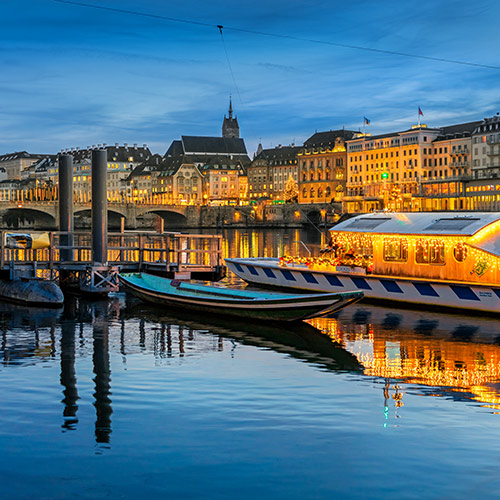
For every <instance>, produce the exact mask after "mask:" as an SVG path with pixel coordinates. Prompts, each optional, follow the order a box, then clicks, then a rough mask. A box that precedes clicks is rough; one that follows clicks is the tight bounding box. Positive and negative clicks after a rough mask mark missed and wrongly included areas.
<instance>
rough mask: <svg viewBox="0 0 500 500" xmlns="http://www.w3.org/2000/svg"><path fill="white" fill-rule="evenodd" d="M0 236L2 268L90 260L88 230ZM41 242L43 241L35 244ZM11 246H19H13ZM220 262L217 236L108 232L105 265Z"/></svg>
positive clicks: (47, 266)
mask: <svg viewBox="0 0 500 500" xmlns="http://www.w3.org/2000/svg"><path fill="white" fill-rule="evenodd" d="M24 236H27V237H26V238H24ZM42 236H43V237H42ZM0 238H1V241H0V269H8V268H9V266H11V265H12V264H14V265H33V266H34V267H37V266H38V267H39V268H40V269H49V270H52V269H54V270H55V269H63V268H66V269H71V268H74V267H75V266H78V265H81V264H91V263H92V234H91V233H90V232H88V231H87V232H85V231H75V232H73V233H67V232H62V231H52V232H48V233H42V232H34V231H33V232H29V233H24V232H22V233H21V232H15V231H2V232H1V233H0ZM41 240H43V243H41V242H40V241H41ZM43 244H46V246H45V247H43V248H36V246H38V245H43ZM13 245H15V246H17V248H13ZM222 263H223V258H222V236H220V235H202V234H182V233H152V232H124V233H109V234H108V264H110V265H113V266H118V267H126V268H134V267H135V268H137V269H139V270H140V269H141V268H142V267H145V266H147V265H149V266H153V267H155V266H156V267H165V268H166V269H168V270H172V269H175V270H177V271H183V270H193V269H194V268H196V269H207V268H212V269H213V268H215V267H218V266H221V265H222Z"/></svg>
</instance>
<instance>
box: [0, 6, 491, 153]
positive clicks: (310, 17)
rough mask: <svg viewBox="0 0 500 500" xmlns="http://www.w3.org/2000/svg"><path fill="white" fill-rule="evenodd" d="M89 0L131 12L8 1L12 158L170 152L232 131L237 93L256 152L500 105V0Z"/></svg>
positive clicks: (7, 148)
mask: <svg viewBox="0 0 500 500" xmlns="http://www.w3.org/2000/svg"><path fill="white" fill-rule="evenodd" d="M84 3H87V4H88V5H96V6H100V7H104V8H105V9H116V10H105V9H101V8H99V9H95V8H92V7H88V6H84V5H77V4H76V3H71V2H70V3H64V2H63V3H61V2H56V1H54V0H42V1H36V2H35V1H33V0H25V1H20V2H16V3H14V2H7V3H5V4H3V5H2V7H1V9H2V11H3V15H4V18H6V19H9V20H10V22H9V23H7V24H6V26H5V29H4V30H3V32H2V34H1V35H0V39H1V40H2V45H3V47H4V51H3V54H2V56H0V57H2V65H3V67H4V69H5V71H4V72H3V76H2V78H1V80H0V82H1V83H0V85H1V88H2V94H3V97H4V100H3V101H4V102H3V106H2V110H1V112H0V116H1V117H2V120H0V123H1V125H0V127H1V128H0V130H1V136H0V137H1V139H0V154H5V153H8V152H12V151H18V150H29V151H31V152H37V153H46V152H56V151H58V150H61V149H65V148H68V147H76V146H78V147H82V148H85V147H87V146H88V145H92V144H98V143H108V144H112V143H116V142H119V143H140V144H142V143H147V144H148V146H149V147H150V148H151V150H152V151H153V152H158V153H160V154H164V153H165V151H166V150H167V148H168V146H169V144H170V143H171V142H172V140H174V139H177V138H178V137H179V136H180V135H205V136H220V133H221V123H222V117H223V115H224V113H227V107H228V102H229V96H230V95H232V96H233V107H234V111H235V114H236V115H237V117H238V121H239V123H240V127H241V136H242V137H243V138H244V139H245V141H246V143H247V147H248V151H249V153H250V154H252V153H253V151H255V149H256V147H257V144H258V143H259V141H260V140H262V144H263V146H264V148H270V147H274V146H276V145H278V144H290V143H292V142H295V143H296V144H302V143H303V142H304V141H305V140H306V139H307V138H308V137H310V136H311V135H312V134H313V133H314V131H315V130H318V131H321V130H330V129H339V128H342V127H345V128H346V129H352V130H357V129H362V127H363V119H364V117H367V118H368V119H369V120H370V122H371V123H370V125H367V127H366V131H367V132H371V133H373V134H378V133H385V132H387V131H393V130H395V129H399V130H404V129H406V128H409V127H410V126H411V125H412V124H414V123H416V122H417V118H418V115H417V113H418V108H419V107H420V108H421V109H422V111H423V113H424V116H423V118H422V122H424V123H427V124H428V125H429V126H430V127H438V126H443V125H446V124H449V123H458V122H467V121H473V120H479V119H482V118H483V117H484V116H491V115H494V114H496V113H497V112H498V111H499V110H500V106H499V102H498V82H499V79H500V78H499V77H500V69H498V68H495V67H494V66H497V58H496V57H495V56H497V54H496V51H495V48H496V47H497V46H498V43H496V41H498V38H499V35H498V32H497V31H496V26H495V20H496V19H497V18H498V14H500V5H498V3H497V2H493V1H489V2H484V3H483V4H481V6H477V5H473V4H470V3H468V2H463V1H454V2H447V3H446V4H447V5H444V4H443V3H439V4H438V5H435V2H432V3H431V2H418V3H417V2H414V1H411V2H406V3H405V5H404V6H403V5H396V6H395V5H393V4H392V3H390V2H385V1H384V2H377V9H376V10H374V9H372V8H371V2H368V1H364V2H363V1H362V2H357V4H356V5H344V4H341V3H340V2H334V3H332V2H322V1H318V2H315V3H314V4H311V3H310V2H307V3H306V2H300V1H299V2H295V3H294V4H293V5H292V8H290V3H289V2H286V3H285V2H283V1H275V2H273V3H272V4H271V5H269V4H264V3H261V2H252V3H250V2H243V3H239V4H238V6H237V7H236V6H231V5H228V4H227V2H221V1H216V2H212V3H211V4H210V5H209V6H208V5H206V4H203V3H200V2H188V3H184V4H182V5H168V6H165V4H164V3H163V2H158V1H150V2H148V3H147V4H140V3H137V2H134V1H122V2H116V1H108V2H106V3H103V4H100V3H97V2H93V1H91V0H89V1H88V2H84ZM118 10H122V12H118ZM124 10H129V11H135V12H138V13H143V14H147V16H141V15H137V14H132V13H130V12H129V13H127V12H123V11H124ZM152 16H159V17H156V18H155V17H152ZM166 17H169V18H172V19H176V21H174V20H167V19H164V18H166ZM179 21H189V22H179ZM191 21H192V22H193V23H191ZM196 23H198V24H196ZM217 25H222V26H224V28H222V35H223V38H222V37H221V34H220V32H219V30H218V29H217V27H216V26H217ZM245 30H247V31H248V32H246V31H245ZM259 33H260V34H259ZM263 33H267V34H271V35H273V36H267V35H264V34H263ZM281 36H283V37H285V38H282V37H281ZM286 37H290V38H286ZM317 42H324V43H317ZM335 44H343V45H350V46H357V47H362V48H365V49H370V50H361V49H355V48H352V47H351V48H349V47H346V46H343V47H341V46H339V45H335ZM376 51H386V52H391V51H397V52H400V53H406V54H411V55H418V56H422V57H424V58H425V57H430V58H435V59H449V60H454V61H459V62H470V63H472V64H476V65H479V66H474V65H468V64H457V63H452V62H446V61H437V60H434V59H422V58H415V57H405V56H402V55H396V54H389V53H386V52H376ZM226 54H227V56H226ZM480 65H485V66H493V67H490V68H487V67H481V66H480ZM380 75H383V78H380ZM233 77H234V78H233Z"/></svg>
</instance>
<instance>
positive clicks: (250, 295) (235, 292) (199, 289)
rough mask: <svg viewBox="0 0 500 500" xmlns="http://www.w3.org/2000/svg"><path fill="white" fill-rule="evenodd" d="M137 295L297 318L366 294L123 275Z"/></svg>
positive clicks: (177, 305)
mask: <svg viewBox="0 0 500 500" xmlns="http://www.w3.org/2000/svg"><path fill="white" fill-rule="evenodd" d="M120 282H121V283H122V284H123V285H124V287H125V288H126V289H127V290H128V291H130V292H131V293H132V294H134V295H135V296H137V297H139V298H141V299H143V300H145V301H148V302H153V303H157V304H162V305H165V306H168V307H171V308H173V309H190V310H193V311H200V312H205V313H210V314H219V315H224V316H231V317H241V318H249V319H253V320H265V321H296V320H301V319H307V318H312V317H315V316H322V315H326V314H329V313H331V312H334V311H337V310H338V309H341V308H343V307H345V306H347V305H349V304H352V303H354V302H356V301H358V300H360V299H361V298H362V297H363V293H362V292H359V291H353V292H340V293H339V292H337V293H309V294H298V293H293V294H292V293H276V292H263V291H250V290H245V289H234V288H225V287H220V286H210V285H204V284H197V283H191V282H187V281H180V280H171V279H167V278H161V277H159V276H154V275H151V274H146V273H127V274H121V275H120Z"/></svg>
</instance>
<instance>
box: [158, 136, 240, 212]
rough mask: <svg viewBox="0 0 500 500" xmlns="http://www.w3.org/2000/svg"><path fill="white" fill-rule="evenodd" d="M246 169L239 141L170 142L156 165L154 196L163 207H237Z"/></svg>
mask: <svg viewBox="0 0 500 500" xmlns="http://www.w3.org/2000/svg"><path fill="white" fill-rule="evenodd" d="M249 165H250V158H249V157H248V154H247V150H246V146H245V142H244V140H243V139H241V138H237V137H201V136H182V137H181V139H180V140H176V141H173V142H172V144H171V145H170V147H169V149H168V151H167V152H166V153H165V156H164V157H163V161H162V163H161V164H160V165H159V171H160V172H159V175H158V177H157V179H156V191H155V192H157V193H158V194H159V195H160V198H161V199H164V200H166V203H174V204H177V203H188V204H207V203H208V204H228V203H238V202H239V201H240V196H241V188H240V178H243V177H244V178H245V182H244V184H245V185H246V169H247V167H248V166H249ZM179 169H181V172H179ZM187 174H189V175H187ZM200 179H201V180H202V182H201V181H200Z"/></svg>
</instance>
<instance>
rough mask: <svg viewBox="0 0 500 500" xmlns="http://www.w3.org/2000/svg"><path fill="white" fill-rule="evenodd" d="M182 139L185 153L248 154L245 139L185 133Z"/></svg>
mask: <svg viewBox="0 0 500 500" xmlns="http://www.w3.org/2000/svg"><path fill="white" fill-rule="evenodd" d="M181 141H182V146H183V152H184V153H185V154H189V153H195V154H196V153H209V154H217V153H221V154H236V155H246V154H247V148H246V146H245V141H244V140H243V139H240V138H236V137H198V136H188V135H183V136H182V138H181Z"/></svg>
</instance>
